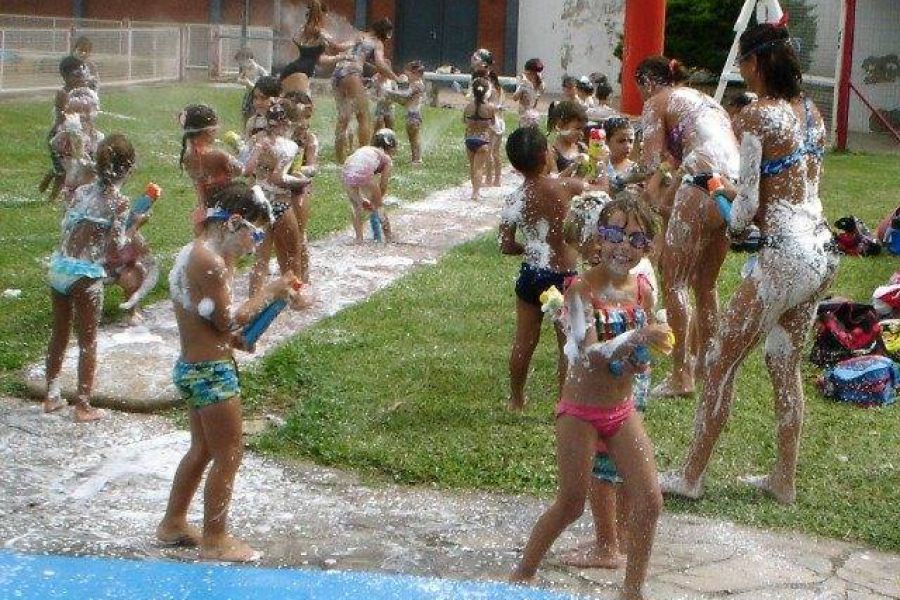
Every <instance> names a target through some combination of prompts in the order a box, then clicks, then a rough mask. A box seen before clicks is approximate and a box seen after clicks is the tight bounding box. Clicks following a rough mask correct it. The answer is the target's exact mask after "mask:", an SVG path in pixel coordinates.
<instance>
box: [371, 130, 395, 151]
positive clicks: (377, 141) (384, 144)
mask: <svg viewBox="0 0 900 600" xmlns="http://www.w3.org/2000/svg"><path fill="white" fill-rule="evenodd" d="M372 145H373V146H375V147H376V148H381V149H382V150H393V149H394V148H396V147H397V134H396V133H394V130H393V129H388V128H387V127H384V128H382V129H379V130H378V131H376V132H375V135H374V136H372Z"/></svg>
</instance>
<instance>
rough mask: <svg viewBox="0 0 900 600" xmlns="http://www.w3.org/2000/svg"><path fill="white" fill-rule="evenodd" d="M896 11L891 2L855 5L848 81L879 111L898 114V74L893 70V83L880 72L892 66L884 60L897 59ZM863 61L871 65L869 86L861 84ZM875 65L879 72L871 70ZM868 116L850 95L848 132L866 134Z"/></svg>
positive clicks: (898, 20)
mask: <svg viewBox="0 0 900 600" xmlns="http://www.w3.org/2000/svg"><path fill="white" fill-rule="evenodd" d="M897 8H898V7H897V2H895V0H868V1H867V2H859V3H857V9H856V33H855V38H856V39H855V44H854V48H853V76H852V81H853V85H855V86H856V87H857V88H858V89H859V91H861V92H862V93H863V95H865V97H866V98H867V99H868V100H869V102H871V103H872V105H873V106H875V107H876V108H878V109H881V110H900V73H898V72H897V71H896V70H894V76H895V77H894V80H893V81H890V76H889V75H888V76H887V77H885V74H888V73H889V72H890V71H888V70H887V69H885V68H884V67H886V66H887V65H889V64H890V63H891V62H892V61H886V60H885V57H886V56H888V55H890V54H893V55H894V59H893V60H894V61H896V57H897V56H900V36H898V35H897V32H898V31H900V11H898V10H897ZM867 59H868V60H869V63H870V65H872V66H870V69H869V74H870V82H869V83H866V82H865V79H866V75H867V71H866V69H864V68H863V63H864V62H866V60H867ZM879 64H880V65H881V67H882V68H877V67H874V66H875V65H879ZM895 64H896V63H895ZM873 67H874V68H873ZM888 68H889V67H888ZM870 115H871V113H870V111H869V109H868V108H866V106H865V105H864V104H863V103H862V102H861V101H860V100H859V98H858V97H857V96H856V94H854V93H853V91H851V92H850V118H849V123H848V126H849V128H850V130H851V131H869V130H870V129H869V116H870Z"/></svg>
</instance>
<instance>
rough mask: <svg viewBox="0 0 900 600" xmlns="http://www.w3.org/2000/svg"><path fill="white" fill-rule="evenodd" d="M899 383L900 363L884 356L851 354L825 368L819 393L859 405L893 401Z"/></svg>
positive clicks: (873, 404)
mask: <svg viewBox="0 0 900 600" xmlns="http://www.w3.org/2000/svg"><path fill="white" fill-rule="evenodd" d="M898 386H900V366H898V365H897V363H895V362H894V361H893V360H891V359H890V358H887V357H886V356H878V355H874V354H873V355H868V356H855V357H853V358H848V359H847V360H843V361H841V362H839V363H838V364H836V365H835V366H834V367H832V368H830V369H828V370H826V371H825V374H824V376H823V377H822V379H821V380H820V387H821V389H822V393H823V394H824V395H825V396H827V397H829V398H833V399H835V400H839V401H841V402H852V403H854V404H859V405H862V406H886V405H888V404H893V403H894V400H896V397H897V387H898Z"/></svg>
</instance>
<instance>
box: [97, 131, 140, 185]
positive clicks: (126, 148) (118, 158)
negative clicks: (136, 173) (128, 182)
mask: <svg viewBox="0 0 900 600" xmlns="http://www.w3.org/2000/svg"><path fill="white" fill-rule="evenodd" d="M95 156H96V163H95V164H96V166H95V168H96V170H97V178H98V179H100V181H101V182H104V183H116V182H118V181H121V180H122V179H123V178H124V177H125V176H126V175H127V174H128V172H129V171H130V170H131V168H132V167H133V166H134V146H132V145H131V142H129V141H128V138H127V137H125V136H124V135H123V134H121V133H113V134H112V135H110V136H108V137H106V138H104V140H103V141H102V142H100V145H99V146H97V152H96V154H95Z"/></svg>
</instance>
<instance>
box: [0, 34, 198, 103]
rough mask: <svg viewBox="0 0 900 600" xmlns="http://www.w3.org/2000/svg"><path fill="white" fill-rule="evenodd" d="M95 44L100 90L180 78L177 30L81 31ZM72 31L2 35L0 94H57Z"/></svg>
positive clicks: (180, 51) (180, 64) (94, 54)
mask: <svg viewBox="0 0 900 600" xmlns="http://www.w3.org/2000/svg"><path fill="white" fill-rule="evenodd" d="M76 31H77V35H86V36H88V37H89V38H90V39H91V41H92V42H93V47H94V49H93V54H92V55H91V61H92V62H94V63H95V65H96V66H97V70H98V73H99V77H100V81H101V84H104V85H108V84H119V83H141V82H152V81H172V80H176V79H179V78H180V77H181V75H182V63H181V60H182V56H183V53H182V44H181V31H180V29H179V28H177V27H131V28H120V29H112V28H98V29H88V28H79V29H77V30H76ZM73 35H75V31H73V30H71V29H37V28H20V29H12V28H4V29H0V92H13V91H26V90H42V89H55V88H58V87H59V85H60V78H59V61H60V59H61V58H62V57H64V56H65V55H66V54H68V53H69V49H70V48H71V43H72V36H73Z"/></svg>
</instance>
